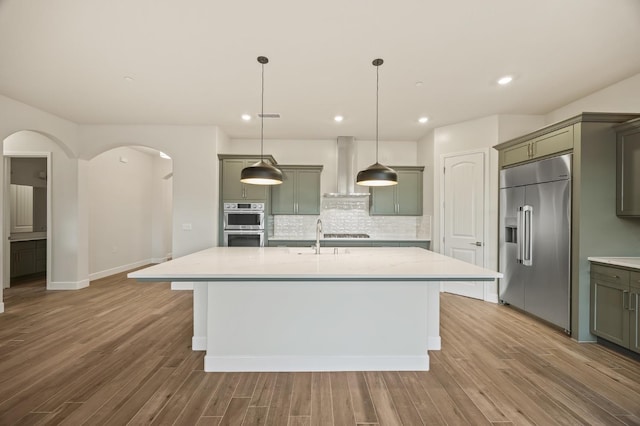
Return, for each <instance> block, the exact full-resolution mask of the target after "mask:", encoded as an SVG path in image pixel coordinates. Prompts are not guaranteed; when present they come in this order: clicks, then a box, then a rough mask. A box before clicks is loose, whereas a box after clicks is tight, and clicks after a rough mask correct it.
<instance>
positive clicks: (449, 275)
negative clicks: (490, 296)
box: [128, 247, 502, 282]
mask: <svg viewBox="0 0 640 426" xmlns="http://www.w3.org/2000/svg"><path fill="white" fill-rule="evenodd" d="M128 277H129V278H134V279H137V280H138V281H208V282H213V281H251V282H257V281H370V282H375V281H385V282H391V281H493V280H495V279H496V278H502V274H501V273H499V272H495V271H491V270H488V269H485V268H481V267H479V266H476V265H473V264H470V263H466V262H463V261H460V260H457V259H454V258H451V257H447V256H443V255H440V254H438V253H434V252H431V251H428V250H424V249H421V248H414V247H400V248H396V247H389V248H388V247H384V248H383V247H373V248H370V247H363V248H359V247H358V248H346V249H345V248H343V249H338V252H337V254H334V251H333V249H330V248H327V249H326V250H325V251H322V250H321V254H319V255H316V254H314V253H313V251H312V250H311V249H309V248H283V247H261V248H257V247H213V248H209V249H206V250H202V251H200V252H197V253H193V254H190V255H187V256H184V257H180V258H177V259H174V260H171V261H169V262H165V263H161V264H158V265H154V266H151V267H149V268H145V269H141V270H138V271H135V272H131V273H129V274H128Z"/></svg>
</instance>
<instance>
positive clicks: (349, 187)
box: [323, 136, 369, 198]
mask: <svg viewBox="0 0 640 426" xmlns="http://www.w3.org/2000/svg"><path fill="white" fill-rule="evenodd" d="M337 143H338V164H337V165H338V192H330V193H325V194H323V196H324V197H328V198H362V197H368V196H369V192H368V191H367V192H356V191H355V189H354V188H355V182H356V173H357V170H358V169H357V164H356V163H357V161H356V160H357V158H358V157H357V152H356V143H355V138H354V137H353V136H338V140H337Z"/></svg>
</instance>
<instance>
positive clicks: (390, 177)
mask: <svg viewBox="0 0 640 426" xmlns="http://www.w3.org/2000/svg"><path fill="white" fill-rule="evenodd" d="M372 63H373V65H374V66H375V67H376V162H375V164H372V165H370V166H369V167H367V168H366V169H364V170H361V171H360V172H358V176H357V177H356V183H357V184H358V185H362V186H390V185H397V184H398V174H397V173H396V171H395V170H393V169H392V168H390V167H387V166H384V165H382V164H380V163H379V162H378V91H379V73H378V71H379V69H380V65H382V64H383V63H384V61H383V60H382V59H374V60H373V62H372Z"/></svg>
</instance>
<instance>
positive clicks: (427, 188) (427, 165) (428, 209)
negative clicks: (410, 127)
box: [416, 130, 435, 235]
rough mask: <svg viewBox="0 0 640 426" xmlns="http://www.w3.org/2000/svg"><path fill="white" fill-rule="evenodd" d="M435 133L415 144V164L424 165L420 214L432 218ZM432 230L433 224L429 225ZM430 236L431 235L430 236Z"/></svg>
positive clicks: (430, 133) (432, 132)
mask: <svg viewBox="0 0 640 426" xmlns="http://www.w3.org/2000/svg"><path fill="white" fill-rule="evenodd" d="M434 137H435V131H433V130H432V131H430V132H429V133H427V134H426V135H425V136H423V137H422V138H421V139H420V140H419V141H418V144H417V153H416V154H417V162H418V164H419V165H424V181H423V183H422V187H423V188H424V194H423V198H422V212H423V214H424V215H427V216H431V217H433V213H434V212H433V210H434V208H433V201H434V200H433V198H434V186H433V185H434V179H435V176H434V172H435V167H434V164H435V159H434V150H435V142H434ZM431 227H432V229H433V223H431ZM431 235H432V234H431Z"/></svg>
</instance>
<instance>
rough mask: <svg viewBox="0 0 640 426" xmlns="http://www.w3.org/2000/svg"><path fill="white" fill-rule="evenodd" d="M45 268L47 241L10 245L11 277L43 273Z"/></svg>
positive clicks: (17, 242)
mask: <svg viewBox="0 0 640 426" xmlns="http://www.w3.org/2000/svg"><path fill="white" fill-rule="evenodd" d="M46 267H47V240H35V241H15V242H12V243H11V277H12V278H13V277H20V276H22V275H29V274H35V273H38V272H44V271H45V270H46Z"/></svg>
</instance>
